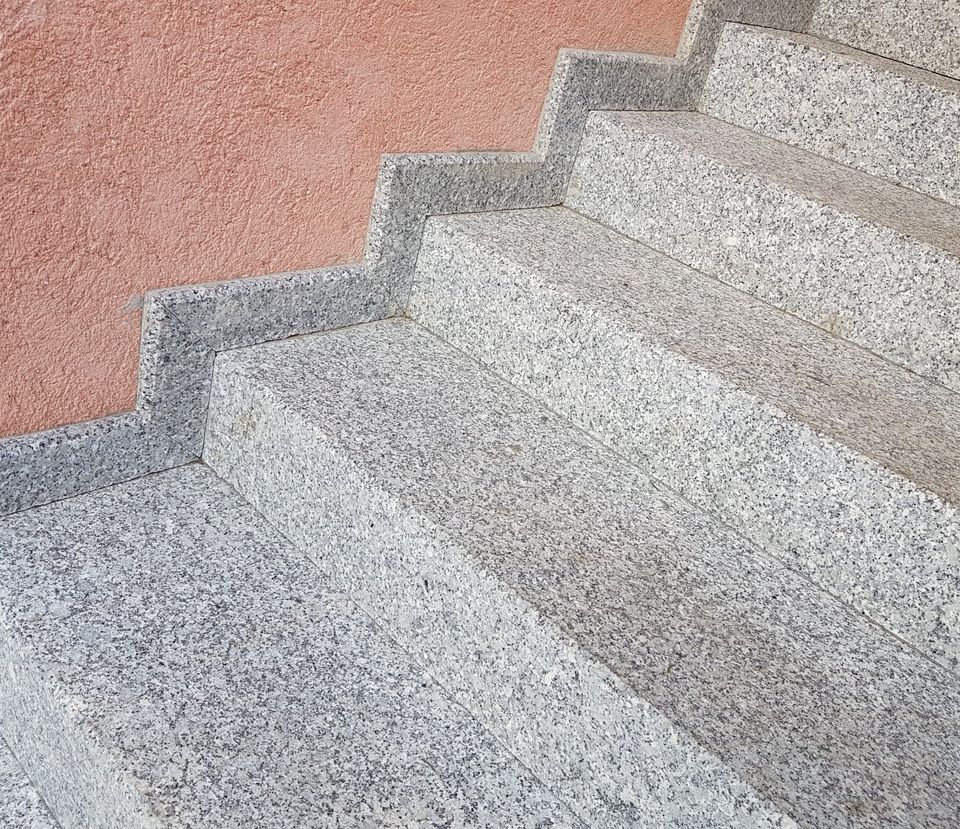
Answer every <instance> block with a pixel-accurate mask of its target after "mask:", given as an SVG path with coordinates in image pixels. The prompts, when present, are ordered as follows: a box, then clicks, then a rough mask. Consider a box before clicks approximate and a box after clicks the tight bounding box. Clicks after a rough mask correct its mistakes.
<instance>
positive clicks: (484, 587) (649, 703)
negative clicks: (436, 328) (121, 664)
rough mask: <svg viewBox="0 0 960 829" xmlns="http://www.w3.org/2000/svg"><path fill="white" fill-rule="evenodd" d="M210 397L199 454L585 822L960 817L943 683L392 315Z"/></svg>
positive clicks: (283, 353)
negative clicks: (310, 555)
mask: <svg viewBox="0 0 960 829" xmlns="http://www.w3.org/2000/svg"><path fill="white" fill-rule="evenodd" d="M211 401H212V407H211V414H210V422H209V429H208V435H207V440H206V444H205V457H206V460H207V462H208V463H210V464H211V465H212V466H213V467H214V469H216V470H217V471H218V473H219V474H221V475H223V476H224V477H225V478H227V479H228V480H229V481H231V482H232V483H233V484H234V485H235V486H236V487H237V488H238V489H239V491H240V492H241V493H242V494H243V495H244V497H246V498H247V499H248V500H250V501H251V502H252V503H254V504H255V505H256V506H257V507H258V508H259V509H260V510H262V511H264V512H265V513H267V514H270V515H271V516H274V517H275V520H276V521H277V522H278V526H280V528H281V529H282V530H283V531H284V533H285V534H287V535H288V536H289V537H291V538H292V539H293V540H294V542H295V543H297V544H298V545H299V546H302V547H303V548H305V549H311V550H313V555H314V556H315V558H316V560H317V563H318V564H319V565H320V566H324V565H325V566H326V568H327V569H328V570H329V571H330V572H331V573H333V574H335V577H336V578H337V579H338V580H339V583H340V584H341V585H342V586H343V587H344V589H345V590H347V591H348V592H349V593H350V594H351V595H352V596H353V597H354V598H356V600H357V601H358V602H359V603H360V604H362V605H363V606H364V607H366V608H368V610H369V611H370V612H371V614H372V615H373V616H374V617H375V618H378V619H379V620H381V621H382V623H383V624H384V625H386V626H388V627H390V629H391V631H392V632H393V633H394V635H395V636H396V637H397V638H398V639H399V640H400V641H401V642H403V643H404V644H405V645H406V646H407V647H408V648H409V649H410V650H411V651H412V652H413V653H415V654H416V658H417V659H418V660H420V661H422V662H423V664H424V665H425V666H426V667H427V668H428V670H430V672H431V674H432V675H434V676H436V677H437V678H438V680H439V681H441V682H442V683H443V684H444V685H445V686H446V687H448V688H449V689H450V690H451V691H452V692H453V693H455V694H456V695H457V696H458V698H459V699H461V701H463V703H464V704H465V705H466V706H467V708H468V709H469V710H471V711H472V712H473V713H474V714H475V715H476V716H477V717H478V718H479V719H480V720H481V721H482V722H483V723H484V724H485V725H487V727H489V728H490V729H491V731H492V732H493V733H494V734H496V735H497V736H499V737H501V739H503V740H504V741H505V742H507V744H508V745H510V746H511V748H512V750H513V751H514V753H515V754H517V756H518V757H519V758H520V759H521V760H522V761H523V762H524V763H525V765H527V766H529V767H530V768H531V769H532V770H534V771H535V773H537V774H538V776H539V777H541V779H544V780H545V781H546V782H548V783H549V784H550V785H551V786H552V787H553V790H554V791H555V792H557V793H558V795H559V796H561V797H563V798H564V799H565V800H566V801H567V802H570V803H571V805H572V806H573V807H574V808H575V809H576V810H577V811H578V812H579V814H580V815H581V816H583V817H584V818H585V819H586V820H587V822H588V823H589V824H590V825H592V826H603V827H607V826H609V827H613V826H618V827H623V826H635V825H657V826H698V827H706V826H712V827H718V826H745V825H749V826H753V827H759V826H795V825H801V826H820V827H832V826H871V827H872V826H877V827H879V826H917V825H924V826H928V827H937V826H943V827H947V826H952V825H954V824H955V823H956V821H957V819H958V818H960V811H958V809H960V805H958V804H960V774H958V772H960V737H958V734H960V719H958V718H960V692H958V688H957V683H956V679H955V677H953V676H952V675H951V674H950V673H948V672H946V671H944V670H943V669H942V668H940V667H938V666H936V665H934V664H933V663H931V662H930V661H928V660H926V659H924V658H923V657H921V656H920V655H919V654H918V653H917V652H916V651H915V650H914V649H912V648H910V647H908V646H905V645H903V644H902V643H900V642H899V641H898V640H896V639H895V638H893V637H891V636H890V635H888V634H886V633H885V632H884V631H882V630H881V629H880V628H878V627H877V626H875V625H873V624H871V623H869V622H868V621H867V620H866V619H865V618H864V617H862V616H861V615H859V614H856V613H854V612H852V611H851V610H849V609H848V608H847V607H846V606H845V605H844V604H842V603H840V602H838V601H837V600H836V599H833V598H832V597H830V596H829V595H827V594H826V593H824V592H823V591H821V590H818V589H817V588H815V587H814V586H812V585H811V584H810V582H809V581H808V580H806V579H805V578H802V577H800V576H798V575H796V574H794V573H793V572H791V571H790V570H788V569H787V568H785V567H783V566H782V565H781V564H779V563H778V562H776V561H774V560H773V559H771V558H769V557H767V556H765V555H763V554H761V553H760V552H759V551H758V550H757V549H756V548H754V547H753V546H752V545H750V544H748V543H746V542H745V541H744V540H743V539H742V538H741V537H740V536H738V535H737V534H735V533H734V532H732V531H730V530H728V529H724V528H722V527H721V526H719V525H718V524H716V523H714V522H713V521H712V520H711V519H710V518H709V517H707V516H706V515H705V514H704V513H702V512H700V511H699V510H696V509H694V508H692V507H691V506H690V505H689V504H688V503H687V502H686V501H684V500H683V499H681V498H679V497H678V496H676V495H674V494H672V493H671V492H669V491H668V490H666V489H664V488H663V487H662V486H660V485H658V484H656V483H654V482H653V481H651V480H650V479H648V478H646V477H645V476H644V475H643V474H641V473H640V472H639V471H638V470H637V469H636V468H635V467H634V466H632V465H629V464H626V463H624V462H623V461H622V460H621V459H620V458H618V457H617V456H615V455H613V454H612V453H610V452H609V451H608V450H606V449H604V448H603V447H601V446H600V445H598V444H597V443H595V442H594V441H593V440H591V439H590V438H589V437H588V436H586V435H585V434H584V432H583V431H581V430H580V429H578V428H576V427H575V426H573V425H572V424H570V423H569V422H567V421H565V420H564V419H562V418H560V417H558V416H557V415H554V414H553V413H552V412H550V411H549V410H548V409H546V408H544V407H543V406H542V405H541V404H539V403H537V402H536V401H535V400H533V399H532V398H531V397H529V396H528V395H526V394H524V393H523V392H521V391H520V390H518V389H516V388H515V387H514V386H512V385H510V384H508V383H507V382H505V381H503V380H500V379H498V378H496V377H495V376H494V375H492V374H490V373H488V372H487V371H485V370H484V369H482V368H481V367H480V366H479V365H478V364H477V363H476V362H475V361H474V360H472V359H471V358H470V357H469V356H467V355H466V354H464V353H463V352H461V351H459V350H457V349H455V348H453V347H452V346H450V345H448V344H446V343H444V342H442V341H441V340H439V339H437V338H435V337H433V336H432V335H430V334H429V333H428V332H426V331H425V330H423V329H422V328H420V327H419V326H417V325H415V324H414V323H411V322H409V321H403V320H395V321H389V322H385V323H376V324H372V325H366V326H359V327H356V328H352V329H347V330H343V331H339V332H331V333H328V334H322V335H316V336H310V337H304V338H301V339H298V340H289V341H286V342H283V343H274V344H270V345H266V346H261V347H257V348H251V349H243V350H238V351H232V352H228V353H225V354H221V355H219V356H218V359H217V363H216V367H215V376H214V383H213V390H212V393H211ZM334 542H335V543H334Z"/></svg>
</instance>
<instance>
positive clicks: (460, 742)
mask: <svg viewBox="0 0 960 829" xmlns="http://www.w3.org/2000/svg"><path fill="white" fill-rule="evenodd" d="M0 550H2V551H3V555H2V556H0V664H2V670H0V724H2V728H3V732H4V733H3V736H4V737H5V738H6V739H7V740H8V741H9V742H10V745H11V746H12V747H13V749H14V751H15V753H16V755H17V757H18V758H19V759H20V760H21V762H22V763H23V765H24V767H25V768H27V769H28V770H29V773H30V776H31V779H33V780H34V781H35V782H36V785H37V787H38V789H39V790H40V791H41V792H42V794H43V796H44V798H45V800H46V802H47V803H48V804H49V805H50V808H51V810H52V811H53V813H54V814H55V815H56V817H57V818H58V819H59V821H60V822H61V825H62V826H63V827H64V829H73V828H74V827H78V828H79V827H87V826H96V827H114V826H116V827H119V826H124V827H126V826H150V827H157V828H158V829H159V827H171V829H172V828H173V827H184V829H185V827H190V828H191V829H204V828H205V827H210V829H213V827H217V829H220V827H227V826H229V827H240V826H256V827H261V828H262V829H266V828H267V827H283V829H293V827H298V829H299V828H300V827H303V828H304V829H308V828H310V829H312V828H313V827H325V826H336V827H364V828H365V829H367V828H368V827H374V826H376V827H396V829H400V827H404V829H406V827H411V826H416V827H434V826H436V827H441V826H444V827H446V826H469V827H490V829H493V827H537V828H538V829H539V828H540V827H549V826H563V827H581V826H582V824H581V823H580V822H579V821H578V820H576V819H575V818H574V817H573V816H572V815H571V814H570V812H569V810H568V809H567V808H566V807H565V806H563V805H562V804H559V803H558V802H557V801H556V799H554V798H553V797H551V796H550V795H549V794H548V793H547V791H546V789H545V788H544V787H543V785H542V784H541V783H540V782H539V781H537V780H536V779H535V778H534V777H533V776H532V775H531V774H530V773H529V772H528V771H527V770H526V769H524V768H523V767H522V766H521V765H520V764H519V763H518V762H517V761H516V759H515V758H513V757H512V756H511V755H510V754H509V753H508V752H507V751H506V750H505V749H503V747H502V746H500V745H499V744H497V743H496V741H494V740H493V738H492V737H491V736H490V735H489V734H488V733H487V732H485V731H484V730H483V729H482V728H481V727H480V726H479V725H478V724H477V723H476V721H475V720H473V719H472V718H471V717H470V716H469V715H468V714H467V713H466V712H465V711H464V710H463V708H462V707H461V706H459V705H458V704H457V703H456V702H455V701H453V700H452V699H451V698H450V696H449V695H448V694H447V693H446V692H444V691H443V690H442V689H441V688H440V687H439V686H438V685H437V684H436V683H435V682H434V681H433V680H431V679H430V678H429V677H427V676H426V674H425V673H424V672H423V670H422V668H420V667H418V666H417V665H416V664H415V663H413V662H411V660H410V659H409V657H408V656H407V655H406V654H405V653H404V652H403V651H402V650H401V649H400V648H399V646H398V645H397V644H396V643H395V642H394V641H393V640H392V639H390V638H389V637H388V636H387V635H386V634H385V632H384V631H382V630H381V629H380V628H378V627H376V626H375V625H374V624H373V623H372V622H371V621H370V619H369V617H367V616H366V614H364V613H363V612H362V611H361V610H360V609H359V608H358V607H357V606H356V605H355V604H353V603H352V602H350V601H348V600H347V599H346V598H344V597H343V596H341V595H338V594H337V593H335V592H333V591H331V590H330V585H329V582H326V581H324V580H323V579H322V578H321V577H320V573H319V571H318V570H317V568H316V567H315V565H313V564H312V563H311V562H310V560H309V559H308V558H307V557H306V556H304V555H303V554H301V553H299V552H297V551H296V550H294V549H293V548H292V546H291V545H290V544H289V543H288V542H286V541H285V540H284V539H283V538H282V537H281V536H279V535H278V533H277V532H276V531H275V530H273V529H272V528H270V527H269V526H268V525H267V524H266V522H265V521H264V520H263V519H262V518H261V517H260V516H258V515H257V514H256V513H255V512H254V510H253V509H252V508H251V507H250V506H249V505H248V504H246V503H245V502H243V501H242V500H241V499H240V498H239V497H238V496H237V494H236V493H235V492H233V491H232V490H231V489H230V488H229V487H228V486H227V485H226V484H224V483H223V482H222V481H220V480H218V479H217V478H216V476H215V475H213V473H212V472H210V470H209V469H207V468H205V467H202V466H200V465H192V466H187V467H181V468H179V469H176V470H173V471H170V472H165V473H159V474H156V475H151V476H147V477H145V478H141V479H139V480H136V481H133V482H130V483H127V484H122V485H119V486H115V487H111V488H108V489H105V490H101V491H98V492H96V493H90V494H88V495H83V496H80V497H77V498H74V499H70V500H66V501H61V502H58V503H56V504H51V505H49V506H44V507H39V508H36V509H33V510H28V511H26V512H23V513H20V514H18V515H16V516H12V517H9V518H6V519H4V520H3V521H0Z"/></svg>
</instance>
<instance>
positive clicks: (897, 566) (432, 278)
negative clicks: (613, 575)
mask: <svg viewBox="0 0 960 829" xmlns="http://www.w3.org/2000/svg"><path fill="white" fill-rule="evenodd" d="M416 279H417V281H416V284H415V288H414V293H413V297H412V300H411V304H410V308H409V314H410V315H411V316H412V317H413V318H414V319H416V320H418V321H419V322H421V323H422V324H423V325H425V326H426V327H428V328H429V329H431V330H432V331H434V332H435V333H437V334H438V335H439V336H441V337H442V338H443V339H445V340H447V341H448V342H450V343H452V344H453V345H455V346H457V347H458V348H462V349H464V350H465V351H467V352H468V353H470V354H471V355H472V356H474V357H475V358H477V359H479V360H480V361H481V362H483V363H484V364H486V365H488V366H489V367H491V368H492V370H493V371H495V372H496V373H498V374H500V375H501V376H503V377H505V378H507V379H508V380H510V381H511V382H513V383H515V384H517V385H518V386H520V387H521V388H523V389H525V390H526V391H528V392H529V393H530V394H532V395H533V396H534V397H536V398H537V399H539V400H541V401H543V402H544V403H546V404H547V405H548V406H549V407H550V408H552V409H553V410H555V411H557V412H559V413H560V414H562V415H563V416H565V417H568V418H570V419H571V420H573V421H574V422H575V423H577V424H578V425H580V426H581V427H583V428H584V429H586V430H587V431H589V432H590V433H592V434H593V435H595V436H596V437H598V438H599V439H600V440H601V441H603V442H604V443H605V444H606V445H608V446H610V447H612V448H614V449H615V450H616V451H617V452H618V453H620V454H621V455H622V456H624V457H626V458H628V459H629V460H630V461H631V462H633V463H635V464H636V465H637V466H638V467H639V468H640V469H643V470H644V471H646V472H647V473H648V474H650V475H652V476H653V477H654V478H657V479H659V480H660V481H663V482H664V483H666V484H667V485H669V486H670V487H671V488H673V489H674V490H675V491H677V492H679V493H681V494H682V495H683V496H684V497H686V498H688V499H689V500H690V501H692V502H694V503H695V504H698V505H700V506H701V507H703V508H705V509H707V510H709V511H711V512H712V513H714V514H715V515H716V516H718V517H719V518H720V519H721V520H723V521H724V522H727V523H729V524H730V525H732V526H733V527H734V528H736V529H737V530H738V531H739V532H740V533H742V534H743V535H744V536H746V537H748V538H749V539H751V540H752V541H754V542H756V543H757V544H759V545H761V546H763V547H764V548H765V549H767V550H768V551H769V552H770V553H772V554H773V555H775V556H777V557H778V558H780V559H781V560H782V561H784V562H785V563H786V564H787V565H788V566H790V567H791V568H794V569H796V570H798V571H800V572H802V573H804V574H805V575H806V576H808V577H809V578H810V579H812V580H813V581H814V582H816V583H817V584H819V585H822V586H823V587H825V588H826V589H828V590H829V591H831V592H832V593H833V594H834V595H837V596H840V597H841V598H842V599H844V600H846V601H849V602H851V603H852V604H853V605H855V606H856V607H858V608H859V609H860V610H862V611H863V612H864V613H866V614H867V615H868V616H870V617H872V618H874V619H876V620H877V621H878V622H880V623H881V624H882V625H884V626H885V627H886V628H888V629H890V630H892V631H894V632H896V633H897V634H898V635H899V636H901V637H903V638H904V639H906V640H907V641H909V642H911V643H912V644H914V645H915V646H916V647H917V648H920V649H922V650H923V651H925V652H928V653H930V654H932V655H933V656H934V657H935V658H936V659H937V660H939V661H940V662H941V663H942V664H943V665H944V666H946V667H948V668H951V669H958V668H960V598H958V597H960V568H958V557H960V511H958V509H957V504H958V503H960V395H958V394H956V393H954V392H951V391H949V390H947V389H945V388H943V387H942V386H939V385H937V384H935V383H931V382H930V381H928V380H924V379H923V378H921V377H918V376H917V375H915V374H913V373H911V372H908V371H906V370H904V369H901V368H899V367H897V366H894V365H892V364H891V363H888V362H887V361H885V360H882V359H880V358H879V357H876V356H875V355H872V354H870V353H869V352H867V351H864V350H863V349H861V348H859V347H858V346H854V345H851V344H849V343H846V342H844V341H843V340H841V339H839V338H837V337H834V336H833V335H831V334H828V333H827V332H825V331H823V330H822V329H820V328H817V327H816V326H813V325H810V324H809V323H805V322H803V321H802V320H800V319H798V318H796V317H794V316H791V315H789V314H785V313H783V312H782V311H780V310H778V309H776V308H774V307H772V306H770V305H766V304H764V303H762V302H760V301H758V300H756V299H754V298H752V297H750V296H748V295H746V294H744V293H741V292H740V291H737V290H736V289H734V288H731V287H729V286H727V285H724V284H722V283H720V282H718V281H716V280H714V279H711V278H710V277H706V276H704V275H702V274H700V273H698V272H697V271H694V270H692V269H690V268H688V267H687V266H685V265H683V264H681V263H679V262H677V261H676V260H674V259H671V258H669V257H668V256H665V255H664V254H661V253H658V252H656V251H654V250H652V249H650V248H647V247H644V246H643V245H640V244H638V243H636V242H634V241H632V240H629V239H627V238H625V237H623V236H621V235H619V234H617V233H615V232H614V231H611V230H608V229H606V228H603V227H601V226H599V225H597V224H595V223H593V222H591V221H589V220H588V219H585V218H583V217H581V216H578V215H577V214H575V213H572V212H570V211H567V210H565V209H563V208H551V209H546V210H535V211H512V212H502V213H488V214H474V215H471V216H462V217H435V218H432V219H430V220H429V221H428V225H427V231H426V234H425V236H424V240H423V244H422V247H421V251H420V260H419V264H418V269H417V277H416Z"/></svg>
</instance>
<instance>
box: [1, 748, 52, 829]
mask: <svg viewBox="0 0 960 829" xmlns="http://www.w3.org/2000/svg"><path fill="white" fill-rule="evenodd" d="M0 730H2V729H0ZM0 826H2V827H3V829H57V825H56V823H54V821H53V818H52V817H51V815H50V812H49V811H47V807H46V806H45V805H44V803H43V801H42V800H41V799H40V795H39V794H38V793H37V790H36V789H35V788H34V787H33V785H32V784H31V783H30V780H29V779H28V778H27V775H26V774H25V773H24V771H23V769H22V768H21V767H20V764H19V763H18V762H17V760H16V758H15V757H14V756H13V754H11V753H10V749H9V748H7V744H6V743H5V742H4V741H3V740H2V739H0Z"/></svg>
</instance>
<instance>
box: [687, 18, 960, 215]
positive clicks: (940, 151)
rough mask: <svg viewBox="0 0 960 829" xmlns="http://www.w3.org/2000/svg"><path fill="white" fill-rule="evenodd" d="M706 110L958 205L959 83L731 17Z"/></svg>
mask: <svg viewBox="0 0 960 829" xmlns="http://www.w3.org/2000/svg"><path fill="white" fill-rule="evenodd" d="M700 109H701V111H703V112H705V113H707V114H709V115H713V116H714V117H716V118H719V119H721V120H723V121H729V122H730V123H734V124H737V125H739V126H742V127H745V128H747V129H750V130H752V131H754V132H758V133H761V134H763V135H767V136H769V137H771V138H776V139H778V140H781V141H784V142H786V143H788V144H794V145H796V146H799V147H803V148H804V149H808V150H810V151H812V152H815V153H818V154H819V155H823V156H826V157H828V158H832V159H834V160H836V161H839V162H841V163H843V164H847V165H849V166H851V167H855V168H857V169H860V170H863V171H864V172H867V173H870V174H872V175H876V176H879V177H882V178H886V179H889V180H891V181H894V182H896V183H898V184H902V185H904V186H905V187H909V188H911V189H914V190H919V191H921V192H924V193H927V194H928V195H931V196H935V197H936V198H938V199H943V200H944V201H947V202H951V203H952V204H958V203H960V165H958V164H957V151H958V146H960V139H958V138H957V136H958V135H960V81H958V80H956V79H953V78H949V77H946V76H945V75H940V74H937V73H934V72H929V71H926V70H923V69H919V68H917V67H914V66H911V65H909V64H905V63H898V62H896V61H893V60H890V59H888V58H883V57H879V56H877V55H873V54H871V53H869V52H862V51H859V50H857V49H853V48H851V47H848V46H843V45H841V44H838V43H835V42H833V41H828V40H823V39H821V38H818V37H816V36H813V35H805V34H796V33H792V32H782V31H777V30H773V29H761V28H757V27H753V26H743V25H739V24H728V25H727V26H726V27H725V28H724V31H723V34H722V36H721V38H720V43H719V46H718V49H717V53H716V56H715V58H714V66H713V68H712V70H711V72H710V74H709V75H708V77H707V82H706V86H705V87H704V90H703V95H702V98H701V101H700Z"/></svg>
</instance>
